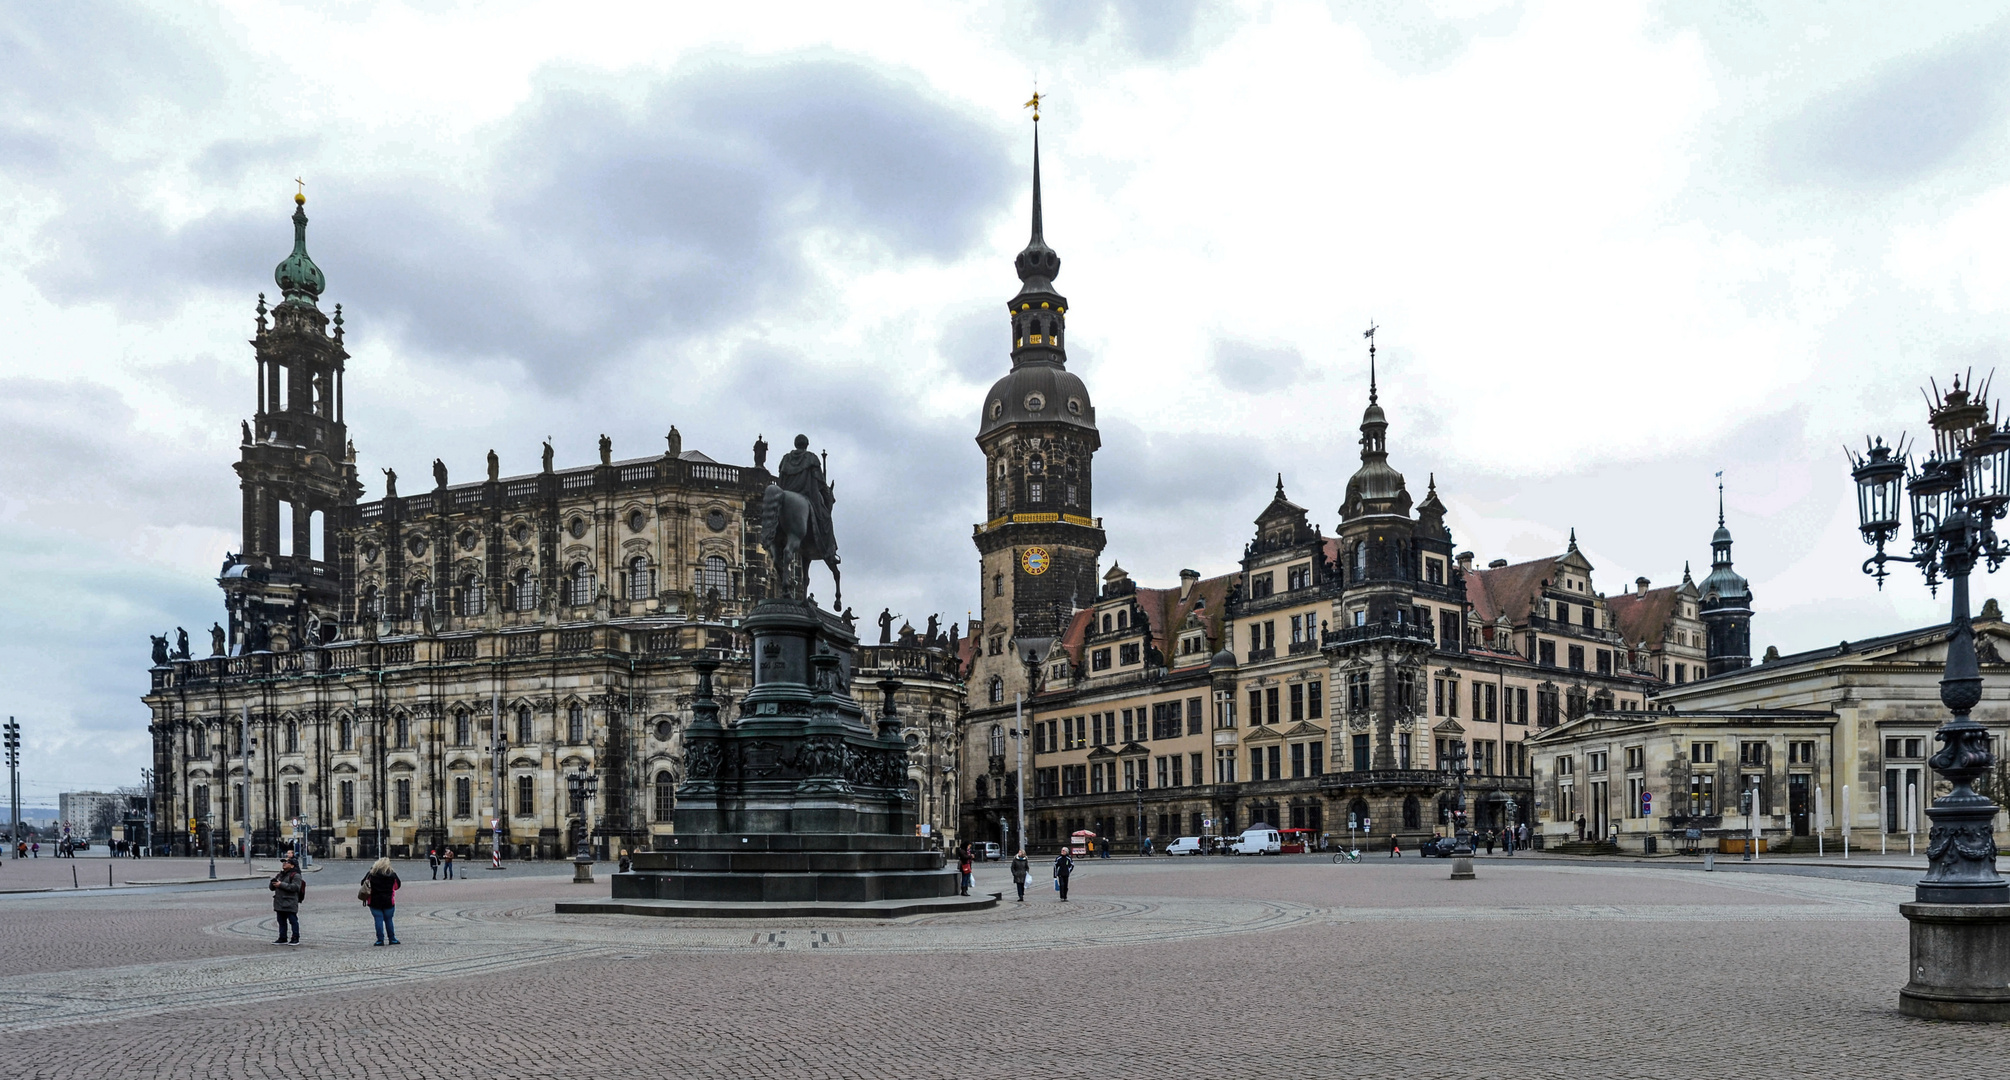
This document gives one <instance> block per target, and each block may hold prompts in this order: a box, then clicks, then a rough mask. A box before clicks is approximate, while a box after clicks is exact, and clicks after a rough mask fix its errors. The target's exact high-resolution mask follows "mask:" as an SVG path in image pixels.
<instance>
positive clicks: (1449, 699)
mask: <svg viewBox="0 0 2010 1080" xmlns="http://www.w3.org/2000/svg"><path fill="white" fill-rule="evenodd" d="M1445 689H1446V691H1447V692H1446V694H1445V704H1446V705H1447V706H1449V707H1450V708H1451V710H1452V711H1451V714H1450V715H1451V717H1452V719H1454V720H1456V719H1458V716H1459V681H1458V680H1457V679H1450V680H1447V682H1446V685H1445Z"/></svg>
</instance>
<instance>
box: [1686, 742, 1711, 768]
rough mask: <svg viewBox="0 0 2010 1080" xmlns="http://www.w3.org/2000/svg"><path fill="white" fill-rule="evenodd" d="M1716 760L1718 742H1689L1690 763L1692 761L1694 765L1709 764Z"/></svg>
mask: <svg viewBox="0 0 2010 1080" xmlns="http://www.w3.org/2000/svg"><path fill="white" fill-rule="evenodd" d="M1716 760H1717V744H1716V743H1713V742H1699V743H1690V744H1689V763H1690V764H1692V765H1709V764H1711V763H1713V762H1715V761H1716Z"/></svg>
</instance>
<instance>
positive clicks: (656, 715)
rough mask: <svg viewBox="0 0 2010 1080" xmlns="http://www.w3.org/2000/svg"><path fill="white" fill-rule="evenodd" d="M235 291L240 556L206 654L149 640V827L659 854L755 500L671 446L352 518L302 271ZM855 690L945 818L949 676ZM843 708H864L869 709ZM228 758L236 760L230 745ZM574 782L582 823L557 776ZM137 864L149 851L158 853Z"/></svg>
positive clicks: (760, 573)
mask: <svg viewBox="0 0 2010 1080" xmlns="http://www.w3.org/2000/svg"><path fill="white" fill-rule="evenodd" d="M296 202H297V203H298V204H299V205H297V206H296V208H295V211H294V214H293V228H294V246H293V252H292V254H291V255H289V256H288V257H287V258H286V259H285V261H283V262H281V263H280V264H279V267H278V269H277V270H276V272H275V279H276V281H277V283H278V285H279V288H280V290H281V297H282V298H281V300H280V302H279V303H278V304H277V305H275V306H274V307H272V308H271V309H270V311H269V312H268V310H267V308H266V306H265V299H264V297H263V296H262V295H261V296H260V298H259V303H258V308H257V320H256V326H255V330H254V335H253V338H252V342H251V343H252V347H253V354H254V360H255V363H256V388H257V411H256V413H255V415H254V416H253V417H252V419H251V420H250V421H249V422H247V423H246V424H244V425H243V444H242V446H241V447H240V450H239V461H238V463H237V466H236V469H237V474H238V480H239V488H240V491H241V492H242V496H243V506H244V512H243V545H242V550H241V551H239V552H237V553H236V554H233V555H231V556H229V557H228V558H227V559H226V560H225V563H224V567H223V570H222V572H221V574H220V576H219V578H218V582H217V583H218V585H219V586H220V587H221V589H222V591H223V600H224V611H225V618H224V619H223V620H222V621H221V622H219V623H218V625H216V626H215V627H213V628H212V630H211V642H210V645H211V648H210V653H211V655H209V656H207V657H196V656H193V655H191V652H190V650H189V648H188V646H187V639H186V636H185V635H184V636H183V638H182V640H181V644H180V646H179V648H177V649H174V650H173V651H172V652H170V651H169V649H168V647H167V646H166V645H165V644H164V639H157V640H156V644H155V656H154V666H153V668H152V671H151V687H150V690H149V692H148V693H147V695H146V697H145V701H146V703H147V706H148V709H149V710H150V712H151V717H152V722H151V731H152V734H153V739H154V775H155V777H156V791H155V797H156V799H157V800H158V805H159V806H160V807H161V808H162V810H161V813H160V820H161V821H163V822H172V823H173V828H172V831H173V834H174V835H173V838H172V840H171V841H169V843H171V844H172V846H173V848H174V849H175V850H178V851H201V850H208V849H211V848H212V846H213V845H216V844H220V843H222V842H224V841H226V840H227V841H230V842H233V843H234V842H236V841H239V840H241V839H243V838H244V837H245V836H247V835H249V837H250V838H251V843H252V846H253V848H254V849H256V850H260V851H270V850H273V849H274V848H275V847H276V846H277V844H278V843H279V842H280V840H281V838H282V837H291V836H292V835H293V834H294V833H295V831H296V830H297V831H299V832H301V833H303V834H305V836H306V837H307V838H308V839H309V842H310V846H311V848H312V850H313V851H314V852H316V853H317V854H319V855H322V856H345V855H347V856H356V857H374V856H375V855H377V854H379V853H386V854H398V853H401V852H408V851H413V850H421V849H424V848H427V847H433V846H439V845H443V844H451V845H453V846H455V847H457V848H461V849H463V851H464V853H468V852H469V851H470V849H474V850H483V849H486V848H487V847H488V845H489V843H490V842H491V841H492V840H499V841H500V843H501V845H502V847H503V848H504V849H505V852H506V853H509V854H516V855H544V856H550V855H554V854H559V853H561V852H562V851H567V850H570V849H571V848H572V846H573V844H574V843H575V842H576V841H575V837H576V835H577V832H578V830H580V829H581V828H590V830H591V833H592V835H593V837H594V843H595V844H596V846H597V847H598V848H599V849H600V850H602V851H603V852H607V851H611V850H613V849H615V848H619V847H630V848H635V847H647V846H649V845H650V844H651V843H652V842H653V841H654V838H656V837H658V836H660V835H663V834H665V833H667V832H668V831H669V828H670V824H669V823H670V820H671V810H672V803H673V801H674V793H675V790H676V787H677V784H678V782H679V781H680V780H681V779H682V773H683V761H682V752H681V747H682V739H681V734H682V731H683V728H684V725H685V723H686V722H687V721H688V719H689V716H690V701H691V698H692V694H693V692H694V690H695V688H696V683H697V677H696V674H695V672H694V671H693V670H692V667H691V663H690V661H691V660H692V658H693V657H694V656H696V655H698V654H700V653H701V652H702V653H706V654H709V655H712V656H715V657H719V658H722V659H723V660H724V664H723V666H721V668H720V669H719V671H718V674H717V676H716V679H715V684H716V686H717V688H718V690H719V691H720V693H719V695H718V696H719V697H720V698H721V699H722V700H721V706H722V709H727V710H729V709H730V699H732V698H735V697H737V696H738V695H739V694H741V693H743V692H744V691H745V690H746V689H747V688H748V686H749V673H748V665H747V657H746V655H745V652H744V647H745V637H744V635H743V634H742V633H741V632H740V630H739V629H738V625H739V621H740V618H741V617H742V616H743V615H744V614H745V613H746V612H747V610H748V609H749V608H750V607H751V606H752V604H753V602H754V601H756V600H758V599H760V598H761V597H762V596H763V595H765V592H766V590H767V588H768V582H769V574H770V572H771V567H770V565H769V562H768V559H767V556H766V554H765V552H763V551H762V550H761V548H760V545H759V544H758V542H757V541H756V535H757V533H758V526H759V521H760V513H761V511H760V499H761V495H762V493H763V492H764V491H765V490H766V488H767V485H768V483H769V482H770V480H771V479H772V477H771V475H770V474H769V472H768V470H767V467H766V465H767V463H766V453H767V446H766V443H765V442H764V441H756V442H755V444H754V448H753V464H752V465H751V466H749V465H732V464H725V463H722V462H719V461H716V460H714V459H713V458H711V457H708V456H706V455H705V454H703V453H700V452H698V451H696V450H686V449H685V448H684V447H683V445H682V438H681V436H680V435H679V433H678V431H677V429H676V428H674V427H672V428H671V429H670V431H669V435H668V439H667V443H668V445H667V446H666V447H665V449H664V451H663V452H662V453H661V454H656V455H651V456H647V457H635V458H622V459H617V458H615V457H614V454H613V447H612V444H611V442H610V441H609V440H608V438H607V437H606V436H601V438H600V443H599V449H600V454H599V461H598V462H597V463H595V464H589V465H584V466H578V467H569V468H558V467H557V466H556V465H555V464H554V461H553V458H554V454H553V451H552V448H551V446H550V445H549V444H546V445H545V446H544V448H543V460H542V465H541V468H540V470H539V471H537V472H534V473H527V474H521V475H509V476H505V475H503V474H502V471H501V468H500V462H499V459H498V458H497V455H496V454H495V453H494V452H493V451H491V452H490V453H489V455H488V461H487V470H486V474H485V475H484V476H482V477H481V478H480V479H478V480H474V481H471V482H464V483H453V482H451V481H450V479H449V476H448V471H447V467H446V465H445V464H444V463H442V462H439V461H435V462H434V463H433V477H432V479H433V484H432V487H431V488H430V489H427V490H423V491H419V492H415V493H412V494H405V495H401V494H400V493H399V491H398V486H397V476H396V474H395V473H392V472H390V471H389V470H387V471H386V476H385V489H384V496H383V498H381V499H378V500H373V501H365V500H364V499H363V484H362V480H361V478H360V477H359V476H358V475H357V470H356V455H355V450H354V446H353V443H352V442H351V441H350V429H349V427H348V424H347V418H346V416H345V413H344V408H343V390H344V385H345V382H344V380H345V377H346V368H347V365H348V362H349V359H350V356H349V353H348V351H347V347H346V342H345V336H344V326H343V316H342V309H341V307H340V306H339V305H337V306H336V307H335V309H334V312H333V315H332V316H330V315H326V314H324V313H323V312H322V310H321V308H320V297H321V293H322V291H323V288H324V285H325V279H324V277H323V274H322V272H321V270H320V268H319V267H317V266H316V265H315V264H314V262H313V260H312V259H311V258H310V257H309V256H308V254H307V215H306V212H305V205H304V204H305V200H304V199H303V198H299V197H296ZM856 661H857V663H856V666H855V668H854V670H853V677H854V680H855V684H856V685H857V686H858V687H859V690H858V691H857V694H858V695H859V696H861V697H862V698H863V697H864V695H866V694H867V693H868V692H871V693H872V694H874V695H877V693H878V691H877V684H878V683H879V682H880V680H882V679H889V678H890V679H894V680H898V681H899V682H901V684H902V688H901V689H900V690H899V692H898V695H897V701H898V707H899V712H900V716H901V718H902V720H903V722H904V726H905V729H906V734H907V738H908V742H909V746H910V754H909V762H910V788H911V789H912V791H913V793H914V795H915V800H916V801H915V806H916V812H917V814H918V816H919V818H920V820H921V821H923V822H929V823H932V824H933V825H934V827H935V829H937V830H941V829H945V828H947V829H950V830H953V828H954V825H955V822H956V820H957V816H958V815H957V805H956V803H957V799H956V790H955V785H954V783H953V780H952V777H953V776H954V761H955V750H956V732H957V730H958V727H959V725H960V720H961V710H962V691H961V681H960V678H959V674H958V664H957V661H956V658H955V657H953V656H952V655H951V653H950V651H949V649H948V647H947V643H946V642H945V641H942V640H940V639H938V640H935V641H932V642H923V641H917V640H914V639H912V638H911V637H910V638H909V639H907V640H905V641H904V642H900V643H895V642H884V643H882V644H880V645H878V646H867V647H862V648H861V649H860V650H859V655H858V656H857V658H856ZM866 700H878V698H877V696H874V697H871V698H866ZM247 735H248V736H249V742H247V741H246V736H247ZM585 774H593V775H595V776H597V778H598V791H597V794H596V796H595V797H594V798H592V799H591V801H588V800H587V799H586V798H585V797H584V796H581V795H575V794H574V792H573V791H572V785H571V784H570V783H569V778H571V777H573V776H581V775H585ZM157 842H160V841H159V840H158V839H157Z"/></svg>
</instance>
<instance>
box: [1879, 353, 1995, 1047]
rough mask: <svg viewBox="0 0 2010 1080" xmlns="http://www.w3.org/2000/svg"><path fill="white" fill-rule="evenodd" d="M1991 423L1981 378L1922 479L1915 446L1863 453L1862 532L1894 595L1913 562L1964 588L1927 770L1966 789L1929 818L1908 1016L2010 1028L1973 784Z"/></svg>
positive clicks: (1985, 822)
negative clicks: (1975, 601)
mask: <svg viewBox="0 0 2010 1080" xmlns="http://www.w3.org/2000/svg"><path fill="white" fill-rule="evenodd" d="M1934 390H1935V392H1936V393H1937V392H1938V390H1939V388H1938V387H1937V386H1936V387H1935V388H1934ZM1985 394H1986V392H1985ZM1928 400H1929V401H1932V400H1933V399H1932V398H1931V397H1929V399H1928ZM1989 417H1990V408H1989V404H1988V402H1987V400H1986V397H1984V396H1981V395H1977V394H1975V392H1974V390H1973V380H1972V379H1971V380H1970V388H1968V389H1964V388H1963V387H1962V385H1961V380H1960V379H1959V378H1956V379H1955V380H1954V385H1953V388H1952V389H1950V390H1948V391H1947V392H1946V393H1944V394H1940V395H1939V400H1938V401H1937V402H1935V403H1934V404H1933V405H1932V407H1931V408H1930V410H1929V413H1928V419H1929V421H1930V423H1931V425H1932V427H1933V433H1934V447H1933V453H1932V454H1931V455H1930V456H1929V457H1927V458H1926V460H1924V461H1922V462H1921V463H1920V464H1919V465H1918V467H1917V468H1910V469H1909V468H1908V463H1907V460H1906V452H1905V448H1904V447H1903V446H1900V447H1897V448H1896V449H1894V448H1892V447H1888V446H1886V445H1885V444H1884V442H1883V440H1881V439H1880V440H1873V441H1871V442H1869V443H1868V444H1867V446H1866V449H1865V452H1864V453H1863V454H1861V455H1858V454H1854V453H1852V454H1851V455H1850V464H1851V466H1852V468H1851V477H1852V478H1853V479H1854V480H1855V481H1856V485H1857V520H1858V526H1859V528H1860V529H1861V531H1862V532H1863V538H1864V542H1865V543H1867V544H1870V545H1871V546H1872V547H1874V548H1875V549H1876V554H1874V555H1872V556H1871V557H1870V558H1868V559H1866V560H1864V564H1863V571H1864V573H1866V574H1869V575H1871V576H1872V577H1873V578H1875V579H1876V580H1877V583H1878V587H1879V588H1880V589H1881V588H1883V587H1884V578H1885V576H1886V572H1885V564H1886V563H1888V562H1901V563H1912V564H1914V565H1916V566H1918V567H1919V568H1920V570H1921V572H1922V573H1923V574H1924V575H1925V577H1926V585H1927V589H1928V590H1929V592H1933V593H1937V592H1938V591H1939V583H1940V579H1941V578H1942V577H1945V578H1947V579H1948V581H1949V582H1950V583H1951V584H1952V585H1953V590H1952V592H1953V597H1952V609H1953V610H1952V612H1951V615H1950V621H1949V626H1948V635H1947V661H1946V665H1945V668H1944V670H1943V673H1942V676H1941V679H1940V703H1941V704H1942V705H1943V706H1945V707H1946V708H1947V710H1948V712H1949V714H1950V716H1949V718H1948V719H1947V720H1946V721H1945V722H1943V723H1942V724H1941V725H1940V729H1939V730H1938V731H1936V732H1935V733H1934V738H1935V739H1936V740H1937V741H1939V742H1940V743H1941V744H1942V745H1941V748H1940V750H1939V752H1937V753H1935V754H1934V755H1933V757H1932V758H1931V759H1930V760H1928V762H1927V764H1928V765H1929V766H1931V767H1932V769H1933V771H1935V772H1937V773H1939V774H1940V775H1941V777H1943V778H1944V779H1946V780H1947V781H1948V783H1950V784H1951V785H1953V789H1952V790H1951V791H1949V792H1948V793H1947V794H1946V795H1943V796H1941V797H1940V798H1938V799H1935V800H1934V801H1933V805H1932V806H1931V807H1929V808H1928V809H1927V811H1926V813H1927V816H1928V817H1930V818H1932V819H1933V829H1932V832H1931V834H1930V839H1929V841H1928V845H1927V849H1926V855H1927V863H1928V866H1927V871H1926V876H1925V877H1924V878H1923V879H1921V880H1920V882H1919V885H1918V887H1917V889H1916V890H1915V903H1913V904H1904V905H1900V908H1899V910H1900V912H1901V913H1902V914H1904V915H1905V916H1906V918H1907V919H1909V920H1911V923H1912V964H1911V974H1912V981H1911V982H1910V984H1908V985H1907V987H1906V988H1905V990H1903V991H1901V992H1900V994H1899V1007H1900V1009H1901V1011H1904V1012H1906V1013H1908V1014H1911V1015H1916V1016H1929V1017H1936V1018H1939V1019H1949V1020H2003V1019H2010V987H2006V984H2010V978H2006V976H2010V971H2005V970H2001V969H2002V968H2004V967H2005V966H2010V886H2006V883H2005V882H2004V880H2003V879H2002V878H2001V877H1999V876H1998V875H1997V873H1996V841H1995V835H1994V830H1993V826H1994V822H1995V818H1996V804H1995V803H1994V802H1993V801H1991V800H1990V799H1988V798H1986V797H1984V796H1982V795H1979V794H1977V793H1976V791H1975V789H1974V787H1973V784H1974V782H1975V780H1976V779H1978V778H1980V777H1982V776H1984V775H1986V774H1987V773H1988V772H1989V771H1990V769H1991V767H1992V766H1993V764H1994V760H1993V755H1992V754H1991V752H1990V746H1989V732H1988V729H1986V728H1984V727H1983V726H1982V725H1981V724H1978V723H1976V722H1975V721H1974V720H1972V719H1970V718H1969V715H1968V714H1969V712H1970V711H1971V710H1973V709H1974V708H1975V706H1976V704H1977V703H1978V702H1980V701H1981V700H1982V670H1981V667H1980V666H1979V665H1978V663H1977V661H1976V656H1975V631H1974V628H1973V627H1972V626H1971V625H1970V623H1969V615H1968V575H1969V573H1970V572H1971V571H1972V570H1973V569H1974V568H1975V564H1976V562H1977V561H1978V560H1980V561H1983V562H1985V563H1986V566H1987V569H1989V570H1990V571H1994V570H1995V569H1997V568H1998V567H1999V566H2001V565H2002V564H2003V561H2004V559H2005V558H2006V557H2010V547H2006V546H2005V545H2004V544H2003V543H2002V542H2001V541H2000V540H1998V538H1997V536H1996V530H1995V527H1994V525H1995V522H1996V521H1997V520H1998V519H2000V518H2002V517H2003V515H2004V510H2005V508H2006V507H2010V432H2006V431H2005V430H2003V429H2002V428H2001V427H2000V426H1999V425H1997V424H1994V423H1991V422H1990V418H1989ZM1901 478H1903V479H1904V480H1905V492H1906V495H1907V496H1908V497H1909V501H1910V502H1911V504H1912V505H1911V509H1912V550H1911V553H1910V554H1904V555H1897V554H1889V553H1887V552H1886V551H1885V544H1886V543H1888V542H1889V541H1890V540H1891V539H1892V538H1893V537H1894V536H1896V535H1897V533H1898V528H1899V520H1898V518H1899V498H1898V491H1899V481H1900V480H1901ZM1845 827H1847V824H1845ZM1977 957H1990V958H1994V959H1993V962H1990V961H1988V960H1976V959H1975V958H1977ZM1989 969H1995V970H1989Z"/></svg>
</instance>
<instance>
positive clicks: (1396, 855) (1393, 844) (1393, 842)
mask: <svg viewBox="0 0 2010 1080" xmlns="http://www.w3.org/2000/svg"><path fill="white" fill-rule="evenodd" d="M1389 857H1390V858H1392V859H1400V858H1402V857H1403V842H1402V841H1401V840H1398V839H1396V834H1395V833H1390V834H1389Z"/></svg>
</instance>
